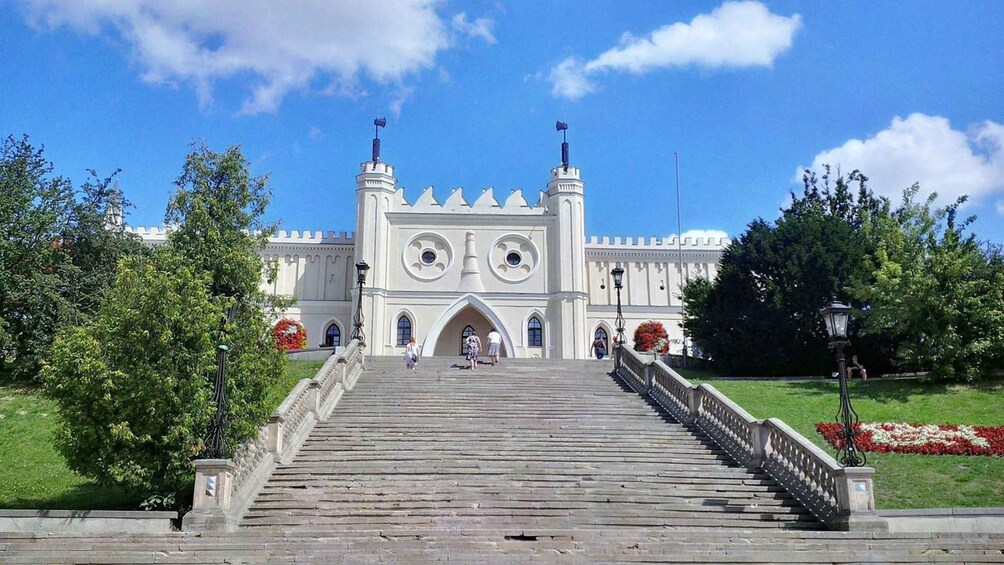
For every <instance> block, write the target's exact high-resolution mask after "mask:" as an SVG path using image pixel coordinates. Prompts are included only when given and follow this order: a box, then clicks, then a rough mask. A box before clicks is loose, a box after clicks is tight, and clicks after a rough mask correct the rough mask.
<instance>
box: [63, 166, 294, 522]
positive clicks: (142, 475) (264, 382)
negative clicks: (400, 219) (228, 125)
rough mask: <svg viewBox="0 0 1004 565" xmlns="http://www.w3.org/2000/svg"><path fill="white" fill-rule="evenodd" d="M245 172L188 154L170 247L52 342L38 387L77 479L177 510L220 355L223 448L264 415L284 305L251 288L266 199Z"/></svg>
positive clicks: (133, 269)
mask: <svg viewBox="0 0 1004 565" xmlns="http://www.w3.org/2000/svg"><path fill="white" fill-rule="evenodd" d="M247 166H248V163H247V161H246V160H245V159H244V157H243V156H242V155H241V153H240V149H239V148H237V147H231V148H229V149H228V150H227V151H226V152H224V153H222V154H219V153H215V152H212V151H210V150H208V149H206V148H205V147H200V148H197V149H194V150H193V151H192V152H191V153H190V154H189V155H188V158H187V159H186V161H185V166H184V168H183V172H182V174H181V176H180V177H179V178H178V192H177V193H176V194H175V195H174V196H173V197H172V198H171V201H170V204H169V206H168V211H167V219H168V223H169V225H171V226H172V231H171V233H170V234H169V236H168V241H167V243H166V244H165V245H163V246H161V247H159V248H158V249H157V250H156V251H155V253H154V254H153V256H152V257H149V258H143V257H137V258H131V259H127V260H125V261H123V262H122V263H121V264H120V267H119V271H120V272H119V275H118V277H117V278H116V280H115V286H114V289H113V292H110V293H108V294H107V296H105V297H104V299H103V300H101V302H100V306H99V308H98V313H97V315H96V317H95V319H94V320H92V321H85V323H84V324H83V325H82V326H81V327H73V328H67V329H66V330H65V331H63V332H61V333H60V334H59V336H58V337H57V339H56V344H55V345H54V347H53V350H52V356H51V360H50V363H49V364H48V366H46V368H45V370H44V371H43V375H44V379H45V382H46V385H47V388H48V390H49V391H50V394H51V395H52V396H53V397H54V398H56V399H57V400H58V401H59V403H60V408H61V413H62V414H63V416H64V418H63V420H64V421H63V428H62V431H61V435H60V440H59V445H60V448H61V451H62V452H63V453H64V454H65V455H66V457H67V460H68V462H69V464H70V466H71V467H72V468H74V469H75V470H77V471H79V472H81V473H83V474H86V475H88V476H92V477H95V478H97V479H98V480H100V481H103V482H114V483H117V484H121V485H123V486H125V487H126V488H129V489H131V490H132V491H134V492H136V493H137V494H141V495H150V494H168V493H169V494H174V495H175V500H177V501H178V504H183V503H184V501H185V500H187V498H188V496H189V495H190V492H191V490H190V487H191V481H192V479H193V477H194V469H193V465H192V460H193V459H195V458H196V457H198V456H199V455H200V453H202V452H203V450H204V448H205V445H206V442H205V438H206V436H207V432H208V430H209V424H210V421H211V416H212V415H213V414H214V411H215V405H214V404H213V402H212V398H213V392H214V381H215V374H216V362H215V360H216V350H217V348H216V345H217V344H219V343H226V344H227V345H228V346H229V354H228V360H227V365H226V375H227V378H226V397H227V404H226V406H225V407H224V410H225V414H224V417H225V419H226V421H227V422H228V427H227V428H226V433H225V435H224V438H223V439H224V449H225V450H226V451H228V452H232V451H233V450H234V449H235V448H236V446H237V445H239V444H240V443H241V442H243V441H244V440H245V439H247V438H249V437H252V436H253V435H255V434H257V430H258V427H259V426H260V425H261V424H263V423H264V422H265V420H266V418H267V417H268V415H269V414H268V407H267V405H266V403H265V402H264V400H265V392H266V390H267V386H268V384H269V383H270V382H272V381H274V380H275V379H278V378H279V377H280V376H281V374H282V371H283V362H284V357H283V355H282V353H281V352H279V351H277V350H276V348H275V344H274V339H273V337H272V335H271V329H272V328H271V325H269V324H268V323H266V317H267V316H269V315H271V313H270V310H269V309H270V308H272V307H275V306H281V305H283V301H280V300H273V299H271V298H270V297H268V296H266V295H265V293H264V292H263V291H262V290H261V288H260V282H261V278H260V277H261V274H262V272H266V270H265V268H264V264H263V262H262V259H261V258H260V256H259V255H258V252H259V250H260V249H261V247H262V246H263V245H264V243H265V242H266V241H267V237H268V235H269V233H270V232H271V227H269V226H263V225H262V223H261V220H260V218H261V215H262V214H263V213H264V210H265V206H266V205H267V202H268V188H267V183H266V181H265V179H263V178H252V177H251V176H250V175H249V174H248V171H247ZM262 228H264V229H262ZM228 312H232V314H233V315H232V316H228V315H227V314H228ZM165 490H166V491H169V492H168V493H165V492H164V491H165Z"/></svg>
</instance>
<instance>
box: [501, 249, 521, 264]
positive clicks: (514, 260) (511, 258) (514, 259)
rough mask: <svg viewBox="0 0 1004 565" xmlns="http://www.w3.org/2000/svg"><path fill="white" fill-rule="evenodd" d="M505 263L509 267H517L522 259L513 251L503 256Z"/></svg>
mask: <svg viewBox="0 0 1004 565" xmlns="http://www.w3.org/2000/svg"><path fill="white" fill-rule="evenodd" d="M505 262H506V263H509V266H510V267H517V266H519V264H520V263H522V262H523V257H522V256H520V254H519V253H516V252H515V251H510V252H509V253H508V254H506V256H505Z"/></svg>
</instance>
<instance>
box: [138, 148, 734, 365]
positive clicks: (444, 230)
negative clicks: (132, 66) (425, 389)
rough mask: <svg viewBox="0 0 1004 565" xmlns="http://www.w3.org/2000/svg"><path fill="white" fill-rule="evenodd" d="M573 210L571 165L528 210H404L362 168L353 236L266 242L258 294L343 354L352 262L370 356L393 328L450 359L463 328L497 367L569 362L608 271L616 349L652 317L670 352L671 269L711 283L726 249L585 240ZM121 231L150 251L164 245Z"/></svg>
mask: <svg viewBox="0 0 1004 565" xmlns="http://www.w3.org/2000/svg"><path fill="white" fill-rule="evenodd" d="M584 207H585V192H584V184H583V182H582V180H581V178H580V176H579V169H578V168H576V167H574V166H567V167H565V166H558V167H556V168H554V169H552V170H551V172H550V178H549V180H548V182H547V185H546V189H545V190H544V191H542V192H540V195H539V197H538V199H537V202H536V204H534V205H533V206H531V205H529V204H528V203H527V200H526V198H525V196H524V194H523V193H522V191H520V190H514V191H512V192H511V193H510V194H508V195H505V196H503V195H496V194H495V193H494V191H493V189H486V190H484V191H482V192H481V194H478V195H477V196H476V197H475V198H474V200H473V203H469V202H468V201H467V200H466V199H465V198H464V194H463V191H462V190H460V189H454V191H453V193H452V194H451V195H450V196H449V197H448V198H447V199H446V201H445V202H442V203H440V202H437V201H436V199H435V198H434V196H433V194H432V189H431V188H426V189H425V190H424V192H423V193H422V194H421V195H420V196H419V197H418V198H417V199H416V200H415V201H414V202H412V203H409V202H408V200H407V199H406V198H405V194H404V190H403V189H400V188H398V185H397V180H396V179H395V177H394V167H393V166H392V165H390V164H387V163H385V162H382V161H367V162H365V163H362V165H361V166H360V172H359V174H358V175H356V232H355V233H354V234H352V233H346V232H340V233H335V232H304V233H298V232H295V231H294V232H289V233H287V232H279V234H278V236H276V237H274V238H272V239H271V241H270V243H269V245H268V247H267V248H266V250H265V253H264V257H265V259H266V260H267V261H270V262H274V263H275V264H277V265H278V268H279V269H278V277H277V278H276V281H275V283H274V284H273V285H271V286H270V287H268V288H267V290H268V292H271V293H275V294H283V295H293V296H295V297H296V298H297V302H296V304H295V305H294V306H293V307H292V308H291V309H290V310H288V311H287V315H288V316H289V317H291V318H294V319H298V320H300V321H301V322H302V323H303V325H304V327H305V328H306V330H307V336H308V340H309V344H310V347H318V346H320V345H322V344H323V342H324V340H325V336H326V335H327V334H328V332H329V328H331V327H332V326H334V328H336V329H337V333H338V335H339V340H340V342H341V344H345V343H346V342H347V341H348V339H349V337H350V336H351V335H352V331H353V314H354V310H355V307H356V304H357V297H358V294H357V292H358V286H357V285H356V269H355V266H354V265H355V263H356V262H358V261H360V260H364V261H366V263H367V264H368V265H369V266H370V270H369V272H368V276H367V280H366V285H365V287H364V288H363V300H362V313H363V317H364V332H365V335H366V344H367V347H368V349H369V352H370V354H374V355H392V354H402V355H403V351H404V345H403V343H401V341H406V336H407V334H406V332H404V331H403V330H404V326H407V327H409V329H410V335H411V336H414V337H415V338H416V341H417V342H418V344H419V345H420V346H421V350H422V354H423V355H459V354H460V350H461V341H462V337H461V336H462V334H463V332H464V330H465V328H466V327H467V326H471V327H472V328H473V329H475V330H476V331H477V333H478V335H480V336H482V339H484V337H483V336H485V335H487V334H488V332H489V330H490V329H491V328H493V327H494V328H495V329H497V330H498V331H499V333H501V334H502V342H503V348H502V349H503V353H502V354H503V356H510V357H549V358H566V359H582V358H587V357H589V355H590V344H591V343H592V341H593V339H594V336H595V334H596V332H597V330H598V329H602V330H603V331H604V332H605V333H606V335H607V336H609V338H610V339H611V340H612V338H613V337H614V334H615V331H616V330H615V328H616V322H615V319H616V314H617V313H616V310H617V307H616V304H617V295H616V291H615V289H614V287H613V280H612V277H611V275H610V271H611V269H613V268H614V267H616V266H621V267H623V268H624V270H625V273H624V279H623V281H624V282H623V289H622V291H621V303H622V312H623V315H624V319H625V335H626V337H627V339H628V342H629V343H630V340H631V336H632V335H633V334H634V329H635V328H636V327H637V326H638V325H639V324H640V323H642V322H645V321H648V320H658V321H661V322H662V323H663V324H664V325H665V326H666V329H667V331H668V332H669V334H670V339H671V341H672V343H674V344H675V345H674V346H673V350H674V351H675V352H679V351H680V348H681V346H680V343H682V340H681V338H682V331H681V329H680V326H679V322H680V320H681V305H680V298H679V296H680V290H679V286H680V282H681V261H680V259H681V257H682V270H683V271H682V277H683V279H686V278H689V277H695V276H700V277H706V278H711V277H714V276H715V273H716V268H717V264H718V260H719V257H720V256H721V252H722V250H723V249H724V247H725V245H727V244H728V240H727V239H721V240H718V239H716V240H704V239H699V238H684V240H683V241H682V242H680V241H677V239H676V238H652V239H649V240H647V241H642V240H641V238H639V239H638V240H633V239H632V238H625V239H622V238H619V237H615V238H607V237H603V238H596V237H593V238H590V239H589V240H588V241H587V239H586V236H585V213H584ZM132 231H133V232H134V233H137V234H139V235H141V236H142V237H143V238H144V240H147V241H150V242H151V243H155V242H156V241H158V240H161V239H163V238H164V235H165V234H164V232H163V230H159V229H156V228H155V229H151V230H147V229H143V228H137V229H134V230H132ZM402 318H403V319H404V321H402ZM399 325H401V326H402V328H401V330H402V331H400V332H399ZM538 326H539V331H538V330H537V327H538ZM331 331H334V330H331ZM468 331H469V330H468ZM538 335H539V343H537V340H536V339H535V338H536V337H537V336H538ZM402 338H404V339H402Z"/></svg>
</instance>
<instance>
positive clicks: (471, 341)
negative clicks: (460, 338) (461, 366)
mask: <svg viewBox="0 0 1004 565" xmlns="http://www.w3.org/2000/svg"><path fill="white" fill-rule="evenodd" d="M480 353H481V338H480V337H478V332H477V331H475V332H473V333H471V335H469V336H467V360H468V361H470V362H471V370H472V371H473V370H474V369H476V368H477V367H478V355H479V354H480Z"/></svg>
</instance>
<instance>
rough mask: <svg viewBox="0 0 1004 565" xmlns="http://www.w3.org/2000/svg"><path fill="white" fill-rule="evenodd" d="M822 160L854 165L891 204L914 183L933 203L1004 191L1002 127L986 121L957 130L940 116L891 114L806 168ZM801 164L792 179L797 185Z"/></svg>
mask: <svg viewBox="0 0 1004 565" xmlns="http://www.w3.org/2000/svg"><path fill="white" fill-rule="evenodd" d="M827 164H828V165H830V166H833V167H837V166H839V167H840V169H841V171H842V172H844V173H847V172H850V171H852V170H854V169H860V170H861V172H863V173H864V174H865V176H867V177H868V178H869V182H868V185H869V186H870V187H871V189H872V190H873V191H875V193H876V194H880V195H883V196H888V197H890V198H891V199H892V200H893V202H894V203H895V202H898V201H899V199H900V198H901V197H902V194H903V189H904V188H907V187H909V186H911V185H913V183H915V182H917V183H920V188H921V191H922V192H923V194H925V195H926V194H930V193H931V192H937V193H938V203H939V204H945V203H948V202H952V201H954V200H955V199H956V198H958V197H959V196H962V195H963V194H968V195H969V197H970V199H971V200H974V201H979V200H981V199H983V198H985V197H988V196H990V195H991V194H994V193H998V192H1001V191H1004V126H1002V125H1001V124H998V123H996V122H992V121H990V120H987V121H985V122H983V123H982V124H979V125H975V126H973V127H971V128H970V129H969V130H968V131H959V130H955V129H952V125H951V123H950V122H949V121H948V119H947V118H943V117H941V116H928V115H926V114H920V113H915V114H910V115H909V116H907V117H906V118H905V119H904V118H901V117H899V116H896V117H895V118H893V120H892V123H891V124H890V125H889V127H888V128H887V129H884V130H882V131H880V132H878V133H877V134H875V135H874V136H872V137H869V138H868V139H864V140H861V139H851V140H849V141H847V142H846V143H844V144H843V145H841V146H840V147H835V148H833V149H828V150H826V151H823V152H822V153H820V154H818V155H816V157H815V158H814V159H813V160H812V167H811V168H812V169H814V170H816V171H820V170H822V166H823V165H827ZM804 168H805V167H800V168H799V169H798V170H797V171H796V173H795V176H794V178H793V182H796V183H801V179H802V170H803V169H804ZM998 206H999V205H998ZM998 209H999V208H998Z"/></svg>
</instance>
